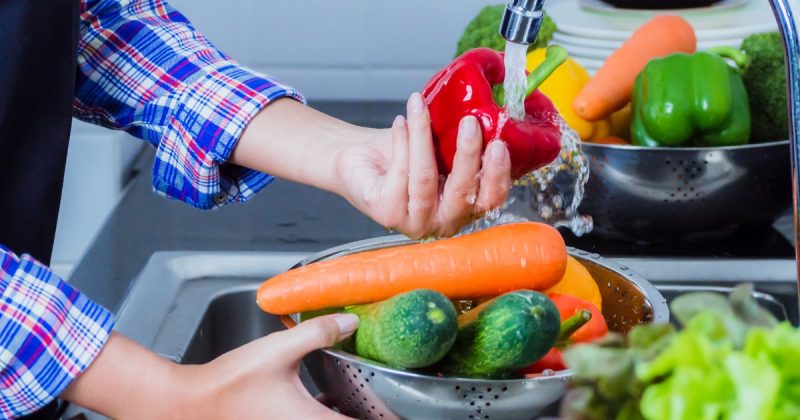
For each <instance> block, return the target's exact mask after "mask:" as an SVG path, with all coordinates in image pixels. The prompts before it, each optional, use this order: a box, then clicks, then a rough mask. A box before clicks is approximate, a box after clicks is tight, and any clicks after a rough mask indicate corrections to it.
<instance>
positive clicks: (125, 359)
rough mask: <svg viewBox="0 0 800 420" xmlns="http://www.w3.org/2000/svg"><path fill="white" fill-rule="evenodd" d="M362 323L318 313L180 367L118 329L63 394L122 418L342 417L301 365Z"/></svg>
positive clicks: (266, 419)
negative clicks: (311, 385)
mask: <svg viewBox="0 0 800 420" xmlns="http://www.w3.org/2000/svg"><path fill="white" fill-rule="evenodd" d="M357 326H358V317H356V316H355V315H352V314H336V315H328V316H323V317H319V318H314V319H311V320H309V321H306V322H303V323H301V324H300V325H298V326H296V327H294V328H292V329H290V330H287V331H282V332H277V333H273V334H270V335H268V336H266V337H263V338H260V339H257V340H255V341H253V342H251V343H249V344H246V345H244V346H242V347H240V348H237V349H235V350H232V351H230V352H228V353H226V354H224V355H222V356H220V357H218V358H217V359H215V360H213V361H211V362H209V363H206V364H202V365H178V364H176V363H173V362H170V361H168V360H166V359H164V358H161V357H159V356H157V355H155V354H154V353H153V352H151V351H150V350H148V349H146V348H144V347H142V346H140V345H138V344H136V343H135V342H133V341H131V340H129V339H127V338H125V337H123V336H121V335H119V334H117V333H112V336H111V338H110V339H109V341H108V343H106V345H105V347H104V348H103V351H102V352H101V353H100V355H99V356H98V357H97V358H96V359H95V360H94V361H93V362H92V364H91V365H90V366H89V368H88V369H87V370H86V371H85V372H84V373H83V374H81V375H80V376H79V377H78V378H77V379H76V380H75V381H74V382H72V384H70V386H69V387H68V388H67V390H66V391H65V392H64V394H62V397H63V398H65V399H67V400H69V401H72V402H74V403H76V404H78V405H80V406H83V407H86V408H88V409H91V410H94V411H96V412H99V413H101V414H104V415H106V416H109V417H112V418H119V419H129V418H142V419H155V418H157V419H169V418H176V419H184V418H186V419H237V420H239V419H259V420H269V419H281V420H282V419H295V418H297V419H343V418H345V417H344V416H342V415H340V414H338V413H335V412H334V411H331V410H330V409H328V408H327V407H325V406H324V405H322V404H321V403H320V402H318V401H317V400H316V399H315V398H314V397H312V396H311V395H310V394H309V393H308V391H307V390H306V389H305V387H304V386H303V384H302V383H301V381H300V378H299V376H298V369H299V366H300V363H301V360H302V358H303V356H305V355H306V354H308V353H310V352H311V351H314V350H316V349H320V348H325V347H330V346H332V345H334V344H335V343H337V342H339V341H341V340H343V339H345V338H347V337H349V336H350V335H352V334H353V332H354V331H355V329H356V327H357Z"/></svg>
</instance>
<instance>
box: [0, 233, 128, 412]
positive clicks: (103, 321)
mask: <svg viewBox="0 0 800 420" xmlns="http://www.w3.org/2000/svg"><path fill="white" fill-rule="evenodd" d="M113 326H114V318H113V316H112V315H111V313H110V312H108V311H107V310H105V309H104V308H102V307H101V306H99V305H98V304H96V303H94V302H92V301H91V300H90V299H89V298H87V297H86V296H85V295H83V294H81V293H80V292H79V291H77V290H75V289H74V288H72V287H71V286H70V285H69V284H67V283H66V282H64V281H63V280H61V279H60V278H59V277H58V276H56V275H55V274H53V273H52V272H51V271H50V270H49V269H48V268H47V267H45V266H44V265H42V264H40V263H39V262H37V261H36V260H34V259H33V258H32V257H30V256H28V255H22V256H21V257H17V256H16V255H14V253H12V252H11V251H10V250H8V249H7V248H5V247H3V246H2V245H0V383H2V387H0V416H2V417H3V418H14V417H18V416H22V415H25V414H29V413H31V412H33V411H36V410H37V409H39V408H41V407H43V406H45V405H46V404H47V403H48V402H50V401H52V400H53V399H55V398H56V397H57V396H58V395H59V394H61V392H63V391H64V389H66V388H67V386H68V385H69V384H70V383H71V382H72V380H73V379H75V377H76V376H78V375H79V374H80V373H81V372H83V371H84V370H85V369H86V368H87V367H88V366H89V364H91V363H92V361H93V360H94V358H95V357H96V356H97V355H98V354H99V353H100V349H102V347H103V345H104V344H105V342H106V340H107V339H108V336H109V334H110V332H111V329H112V328H113Z"/></svg>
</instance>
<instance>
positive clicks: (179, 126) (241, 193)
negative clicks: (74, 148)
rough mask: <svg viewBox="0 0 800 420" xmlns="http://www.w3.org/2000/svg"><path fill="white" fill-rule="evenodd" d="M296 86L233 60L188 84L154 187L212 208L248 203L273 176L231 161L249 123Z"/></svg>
mask: <svg viewBox="0 0 800 420" xmlns="http://www.w3.org/2000/svg"><path fill="white" fill-rule="evenodd" d="M283 97H289V98H293V99H295V100H298V101H300V102H305V99H304V98H303V97H302V95H300V93H299V92H297V91H296V90H294V89H292V88H290V87H288V86H285V85H283V84H280V83H278V82H276V81H274V80H272V79H270V78H268V77H266V76H263V75H261V74H258V73H256V72H253V71H251V70H248V69H246V68H244V67H241V66H239V65H237V64H235V63H232V62H226V63H223V64H216V65H214V67H213V68H210V69H208V74H207V75H205V76H204V77H202V78H199V79H198V80H197V81H195V82H193V83H191V84H189V85H187V88H186V89H185V91H184V92H183V94H182V95H181V97H180V98H179V100H178V101H177V103H178V105H177V107H176V109H175V111H174V112H173V113H172V116H171V117H170V121H169V122H168V124H167V130H166V132H165V133H164V136H163V138H162V140H161V142H160V143H159V146H158V150H157V152H156V160H155V164H154V166H153V187H154V189H155V190H156V192H158V193H159V194H162V195H164V196H167V197H169V198H174V199H178V200H181V201H184V202H186V203H188V204H190V205H192V206H194V207H197V208H201V209H211V208H215V207H220V206H223V205H225V204H229V203H232V202H244V201H247V200H248V199H249V198H250V197H252V196H253V194H255V193H256V192H258V191H259V190H260V189H261V188H263V187H264V186H266V185H267V184H269V183H270V182H271V181H272V180H273V179H274V178H273V177H272V176H270V175H267V174H264V173H261V172H258V171H255V170H252V169H247V168H244V167H241V166H237V165H234V164H230V163H225V162H227V160H228V158H229V157H230V155H231V153H232V152H233V149H234V147H236V143H237V142H238V140H239V138H240V137H241V136H242V133H243V132H244V130H245V128H246V127H247V125H248V124H249V123H250V121H252V119H253V118H254V117H255V116H256V114H258V112H259V111H261V110H262V109H263V108H264V107H265V106H266V105H267V104H268V103H270V102H271V101H274V100H276V99H279V98H283Z"/></svg>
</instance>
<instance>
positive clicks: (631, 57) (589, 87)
mask: <svg viewBox="0 0 800 420" xmlns="http://www.w3.org/2000/svg"><path fill="white" fill-rule="evenodd" d="M696 48H697V38H696V37H695V33H694V29H693V28H692V25H690V24H689V22H687V21H686V20H685V19H683V18H682V17H680V16H673V15H659V16H656V17H654V18H652V19H650V20H649V21H647V22H646V23H645V24H643V25H642V26H640V27H639V28H638V29H637V30H636V31H635V32H634V33H633V34H632V35H631V37H630V38H628V40H627V41H625V43H624V44H622V46H621V47H619V48H618V49H617V50H616V51H614V52H613V53H612V54H611V55H610V56H609V57H608V58H607V59H606V61H605V63H603V65H602V66H601V67H600V70H598V71H597V74H595V76H594V77H593V78H592V79H590V80H589V82H588V83H587V84H586V85H585V86H584V87H583V90H581V92H580V93H579V94H578V96H577V97H576V98H575V100H574V101H573V102H572V108H573V110H574V111H575V113H576V114H578V116H579V117H581V118H583V119H584V120H587V121H599V120H602V119H605V118H608V116H610V115H611V114H612V113H614V111H617V110H619V109H622V108H623V107H624V106H625V105H626V104H627V103H628V102H629V101H630V100H631V90H632V89H633V83H634V82H635V81H636V76H638V75H639V72H641V71H642V70H643V69H644V66H645V65H646V64H647V62H648V61H650V60H652V59H654V58H658V57H663V56H666V55H670V54H673V53H678V52H684V53H693V52H694V51H695V49H696Z"/></svg>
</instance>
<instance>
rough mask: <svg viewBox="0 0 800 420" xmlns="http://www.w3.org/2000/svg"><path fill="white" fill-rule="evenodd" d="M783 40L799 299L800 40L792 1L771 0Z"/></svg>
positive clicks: (799, 295)
mask: <svg viewBox="0 0 800 420" xmlns="http://www.w3.org/2000/svg"><path fill="white" fill-rule="evenodd" d="M769 2H770V5H771V6H772V11H773V13H774V14H775V20H776V21H777V22H778V29H779V30H780V33H781V38H782V40H783V49H784V51H785V59H786V94H787V98H788V101H787V102H788V107H789V121H788V123H789V143H790V149H791V159H792V198H793V203H794V204H793V209H794V249H795V251H794V253H795V261H796V262H797V276H798V277H797V278H798V299H800V216H799V213H798V204H800V202H798V199H800V62H799V61H798V60H800V40H798V34H797V25H796V24H795V20H794V14H793V13H792V8H791V6H790V0H769Z"/></svg>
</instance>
